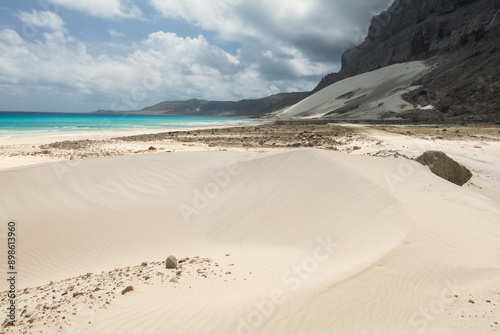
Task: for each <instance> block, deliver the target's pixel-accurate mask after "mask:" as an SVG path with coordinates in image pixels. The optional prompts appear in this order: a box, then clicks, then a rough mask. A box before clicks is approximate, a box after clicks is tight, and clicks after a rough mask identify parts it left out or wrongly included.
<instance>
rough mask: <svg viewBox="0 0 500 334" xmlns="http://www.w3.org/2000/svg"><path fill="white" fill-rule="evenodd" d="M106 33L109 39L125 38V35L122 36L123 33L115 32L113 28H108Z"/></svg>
mask: <svg viewBox="0 0 500 334" xmlns="http://www.w3.org/2000/svg"><path fill="white" fill-rule="evenodd" d="M108 32H109V35H110V36H111V37H115V38H117V37H125V34H124V33H122V32H119V31H116V30H115V29H113V28H110V29H109V30H108Z"/></svg>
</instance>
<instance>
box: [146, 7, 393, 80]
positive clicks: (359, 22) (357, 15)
mask: <svg viewBox="0 0 500 334" xmlns="http://www.w3.org/2000/svg"><path fill="white" fill-rule="evenodd" d="M150 3H151V5H152V6H153V7H154V8H156V10H157V11H158V12H159V13H161V14H162V15H163V16H164V17H167V18H171V19H178V20H184V21H186V22H188V23H191V24H195V25H197V26H199V27H201V28H202V29H205V30H210V31H214V32H216V33H217V34H218V36H219V37H220V38H222V39H223V40H226V41H232V42H237V43H240V44H241V53H240V54H241V57H242V58H243V59H245V60H248V61H250V62H253V63H255V64H258V66H260V67H261V72H262V73H263V74H264V75H266V76H267V77H268V78H270V79H271V78H275V79H278V78H282V79H286V78H288V79H293V78H298V77H303V76H314V75H318V74H319V73H320V72H322V71H323V72H322V73H321V74H326V73H328V72H331V71H332V70H335V68H334V66H336V65H338V64H339V62H340V56H341V54H342V52H343V51H344V49H345V48H347V47H351V46H353V45H356V44H358V43H359V42H360V41H359V32H360V31H364V32H366V30H367V28H368V25H369V23H370V20H371V14H370V10H372V11H373V10H375V11H380V10H382V9H385V8H387V6H388V5H389V4H390V3H389V0H371V1H366V0H350V1H334V0H273V1H268V0H218V1H206V0H150ZM283 50H285V52H283ZM272 64H274V65H275V66H271V65H272ZM286 73H289V74H288V75H287V74H286Z"/></svg>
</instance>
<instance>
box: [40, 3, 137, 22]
mask: <svg viewBox="0 0 500 334" xmlns="http://www.w3.org/2000/svg"><path fill="white" fill-rule="evenodd" d="M48 1H49V2H50V3H52V4H53V5H55V6H64V7H67V8H69V9H73V10H78V11H81V12H84V13H86V14H88V15H92V16H96V17H102V18H106V19H117V18H127V19H140V18H142V12H141V10H140V9H139V8H138V7H137V6H135V5H133V4H131V3H130V1H129V0H85V1H82V0H48ZM56 8H57V7H56Z"/></svg>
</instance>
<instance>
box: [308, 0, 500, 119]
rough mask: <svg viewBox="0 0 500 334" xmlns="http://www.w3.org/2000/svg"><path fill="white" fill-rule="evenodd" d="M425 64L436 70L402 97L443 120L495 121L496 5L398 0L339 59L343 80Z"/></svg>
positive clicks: (499, 107) (499, 63) (494, 0)
mask: <svg viewBox="0 0 500 334" xmlns="http://www.w3.org/2000/svg"><path fill="white" fill-rule="evenodd" d="M413 60H426V61H428V62H429V63H430V64H431V65H433V66H434V70H433V71H431V72H430V73H429V74H428V75H426V76H425V77H423V78H422V79H420V80H419V81H418V82H417V83H418V84H420V85H422V88H421V89H419V90H417V91H414V92H413V93H411V94H408V95H406V97H405V98H406V99H407V100H409V101H410V102H413V103H418V104H421V105H427V104H432V105H434V106H435V107H436V109H437V110H438V111H439V112H440V113H441V114H442V115H446V116H447V117H448V116H449V117H461V118H464V119H472V118H474V119H477V120H487V121H491V120H499V118H498V117H499V115H500V94H499V93H500V0H396V1H395V2H394V3H393V4H392V5H391V7H390V8H389V9H388V10H387V11H385V12H382V13H381V14H379V15H378V16H375V17H374V18H373V19H372V22H371V25H370V28H369V32H368V35H367V37H366V39H365V41H364V42H363V43H362V44H360V45H358V46H357V47H355V48H352V49H349V50H347V51H346V52H345V53H344V54H343V56H342V69H341V71H340V72H339V73H332V74H329V75H327V76H326V77H324V78H323V80H322V81H321V82H320V83H319V85H318V86H317V87H316V88H315V89H314V90H313V92H316V91H318V90H320V89H323V88H324V87H326V86H328V85H330V84H332V83H335V82H337V81H339V80H342V79H344V78H347V77H350V76H353V75H357V74H361V73H364V72H368V71H372V70H375V69H378V68H381V67H384V66H387V65H391V64H394V63H402V62H408V61H413Z"/></svg>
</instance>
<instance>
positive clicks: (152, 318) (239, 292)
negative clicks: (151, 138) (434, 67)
mask: <svg viewBox="0 0 500 334" xmlns="http://www.w3.org/2000/svg"><path fill="white" fill-rule="evenodd" d="M73 164H74V162H73ZM0 189H2V191H1V192H0V203H2V210H1V211H0V221H2V222H6V221H7V220H8V219H11V218H15V219H17V221H18V226H19V244H18V249H19V264H18V266H19V273H20V274H19V285H18V287H19V288H25V287H34V286H37V285H44V284H47V283H49V282H50V281H53V282H56V285H57V284H66V283H57V282H58V281H61V280H64V279H66V278H70V277H75V276H78V275H82V274H86V273H100V272H101V271H105V272H107V271H110V270H113V269H114V268H123V267H128V266H137V265H139V264H140V263H141V262H142V261H148V262H150V261H162V260H165V258H166V257H167V256H168V255H170V254H174V255H176V256H177V257H178V258H182V257H193V256H201V257H206V258H211V259H212V260H213V261H215V262H217V263H218V264H220V270H222V271H223V272H224V274H221V275H218V276H217V275H216V276H214V277H212V278H209V279H208V278H207V279H204V278H202V277H200V276H197V275H196V274H189V273H188V272H187V271H186V273H185V274H183V275H182V276H181V278H180V279H179V282H178V283H168V282H167V283H164V284H163V283H158V281H155V280H154V279H151V282H152V283H150V284H149V283H148V284H146V283H144V284H142V283H139V282H137V281H136V280H135V281H134V280H133V278H126V279H129V280H130V282H133V283H131V284H132V285H134V288H135V290H134V291H132V292H129V293H127V294H125V295H121V294H120V295H117V296H116V298H114V299H113V301H112V302H111V303H110V304H109V305H107V306H106V309H104V308H99V309H98V308H89V307H90V306H88V305H87V304H81V303H80V304H78V305H79V306H78V305H77V306H75V308H77V307H80V308H79V309H78V311H74V310H73V309H72V308H69V307H68V310H67V311H66V312H65V313H64V314H67V315H66V316H65V317H66V319H65V321H66V322H65V325H64V326H67V327H64V326H63V327H62V328H59V327H57V326H55V327H50V326H48V325H45V326H44V325H43V322H44V321H46V322H47V323H49V324H50V321H51V320H50V319H48V320H47V319H42V321H36V322H34V326H35V327H34V328H35V329H39V330H42V331H45V332H51V331H53V332H57V331H63V332H64V331H65V332H74V333H115V332H116V333H228V334H229V333H398V334H402V333H421V332H425V333H490V332H493V331H494V330H499V328H498V326H497V325H494V321H500V319H499V318H500V317H499V314H500V312H499V305H500V294H499V293H500V203H498V202H495V201H493V200H491V199H490V198H487V197H483V196H481V195H479V194H478V193H477V192H473V191H471V190H470V189H468V188H467V187H458V186H456V185H454V184H451V183H448V182H447V181H444V180H442V179H440V178H438V177H437V176H435V175H434V174H432V173H430V172H429V170H428V169H427V168H426V167H423V166H421V165H419V164H417V163H415V162H413V161H409V160H405V159H393V158H377V157H366V156H354V155H348V154H342V153H338V152H333V151H324V150H315V149H301V150H292V151H284V152H283V151H280V152H271V153H260V154H259V153H243V152H242V153H239V152H178V153H162V154H155V155H137V156H122V157H110V158H98V159H89V160H83V161H80V162H78V163H77V164H76V165H73V166H72V165H68V162H61V163H52V164H46V165H41V166H34V167H27V168H21V169H13V170H7V171H2V172H0ZM4 231H5V229H4V230H2V231H1V233H2V234H1V235H0V237H1V238H2V240H5V232H4ZM4 252H5V247H2V258H5V256H4ZM226 254H230V256H226ZM4 262H5V261H2V262H1V268H0V270H2V272H6V271H7V270H6V267H5V263H4ZM154 268H157V269H149V270H157V271H158V272H163V273H166V272H167V271H168V270H167V269H164V268H163V267H162V266H161V265H158V266H157V267H154ZM186 270H187V269H186ZM193 270H194V269H193ZM227 271H230V272H231V273H230V274H227V273H226V272H227ZM57 286H58V289H59V286H60V285H57ZM82 287H86V285H82V286H80V289H83V288H82ZM6 288H7V285H6V282H5V281H4V280H2V281H1V285H0V290H5V289H6ZM101 288H103V289H104V287H103V286H101ZM51 289H52V288H50V289H48V292H47V293H48V296H49V298H51V296H52V295H54V297H56V300H58V299H59V298H61V296H60V293H52V292H51ZM54 289H55V288H54ZM121 289H122V288H120V291H121ZM54 291H55V290H54ZM75 291H76V290H75ZM117 291H118V290H117ZM51 293H52V294H51ZM455 295H456V297H455ZM476 297H477V298H478V299H476ZM78 298H82V297H78ZM76 299H77V298H75V300H76ZM469 299H475V304H472V303H470V302H468V300H469ZM486 299H489V300H490V303H488V302H486V301H485V300H486ZM75 303H76V301H75ZM35 304H36V303H33V304H30V305H28V307H27V308H28V309H29V310H28V311H31V310H32V309H34V308H35V307H36V305H35ZM82 305H83V306H82ZM3 306H4V301H2V307H3ZM47 312H49V311H47ZM63 312H64V310H63ZM73 312H75V314H73ZM48 314H50V312H49V313H48ZM470 316H471V317H470ZM52 319H53V318H52ZM68 324H69V325H68ZM490 326H492V327H490ZM495 326H496V327H495ZM49 327H50V328H49ZM8 331H9V332H15V327H14V328H9V329H8Z"/></svg>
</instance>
